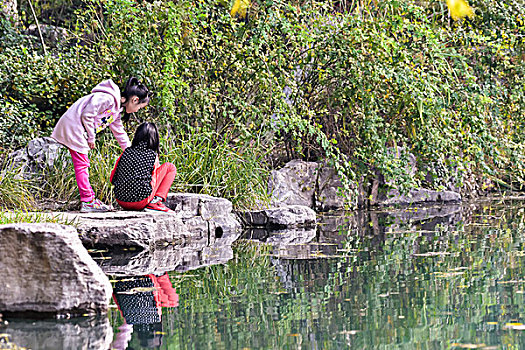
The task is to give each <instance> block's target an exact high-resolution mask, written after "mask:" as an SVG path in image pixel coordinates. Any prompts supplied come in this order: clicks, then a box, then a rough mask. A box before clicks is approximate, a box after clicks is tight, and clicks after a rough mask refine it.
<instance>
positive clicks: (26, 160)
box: [9, 137, 69, 177]
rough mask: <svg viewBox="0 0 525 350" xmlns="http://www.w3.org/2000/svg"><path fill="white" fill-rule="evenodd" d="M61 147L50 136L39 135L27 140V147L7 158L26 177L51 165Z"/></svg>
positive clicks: (58, 154)
mask: <svg viewBox="0 0 525 350" xmlns="http://www.w3.org/2000/svg"><path fill="white" fill-rule="evenodd" d="M62 148H64V146H62V145H61V144H59V143H58V142H56V141H55V140H54V139H52V138H51V137H41V138H37V139H34V140H31V141H29V143H28V144H27V147H25V148H21V149H19V150H16V151H14V152H12V153H11V154H10V155H9V159H11V160H12V162H13V164H12V165H13V166H14V167H15V168H19V169H20V172H21V173H22V174H23V175H24V176H26V177H27V176H30V175H32V174H34V173H36V172H39V171H41V170H42V169H46V168H50V167H52V166H53V164H54V163H55V161H56V160H57V158H58V157H59V156H60V151H61V149H62ZM68 160H69V158H68Z"/></svg>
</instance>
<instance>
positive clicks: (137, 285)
mask: <svg viewBox="0 0 525 350" xmlns="http://www.w3.org/2000/svg"><path fill="white" fill-rule="evenodd" d="M113 300H114V301H115V304H117V307H118V309H119V311H120V313H121V315H122V317H123V318H124V323H123V324H122V325H120V326H119V327H118V330H119V332H118V333H117V335H116V337H115V340H114V341H113V344H112V349H116V350H123V349H126V348H127V346H128V343H129V341H130V340H131V338H132V334H133V333H135V334H136V335H137V337H138V339H139V341H140V346H142V347H146V348H155V347H159V346H161V345H162V335H163V334H164V333H163V328H162V308H163V307H176V306H178V305H179V295H178V294H177V293H176V291H175V289H174V288H173V286H172V284H171V281H170V278H169V275H168V274H167V273H164V274H163V275H160V276H156V275H154V274H150V275H146V276H140V277H131V278H129V277H119V278H117V280H116V282H115V284H114V287H113Z"/></svg>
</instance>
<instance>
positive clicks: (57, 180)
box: [39, 132, 269, 209]
mask: <svg viewBox="0 0 525 350" xmlns="http://www.w3.org/2000/svg"><path fill="white" fill-rule="evenodd" d="M106 134H107V135H106ZM106 134H103V135H101V137H99V138H98V139H97V143H96V148H95V149H93V150H91V151H90V153H89V159H90V164H91V167H90V169H89V179H90V182H91V186H92V187H93V190H94V191H95V195H96V196H97V198H99V199H100V200H102V201H104V202H106V203H113V204H115V203H116V202H115V198H114V194H113V189H112V185H111V183H110V181H109V177H110V174H111V171H112V170H113V167H114V165H115V161H116V160H117V158H118V156H119V155H120V153H121V149H120V147H119V146H118V145H117V143H116V142H115V140H114V139H113V137H112V135H110V134H109V133H106ZM130 137H132V136H131V135H130ZM228 140H229V138H228V137H221V136H220V135H217V134H213V133H200V132H193V133H191V134H190V135H186V136H185V137H184V138H182V139H179V138H178V137H175V136H174V135H170V134H169V133H164V134H163V136H162V137H161V155H160V160H161V163H163V162H171V163H173V164H174V165H175V166H176V167H177V173H178V175H177V177H176V178H175V181H174V183H173V186H172V187H171V191H174V192H175V191H178V192H192V193H203V194H209V195H212V196H217V197H224V198H226V199H228V200H230V201H232V203H233V205H234V206H235V207H237V208H253V207H256V206H258V205H259V204H261V203H266V202H267V201H268V198H269V197H268V194H267V179H268V169H267V168H266V166H265V165H264V164H265V163H264V161H263V158H264V156H265V151H264V150H263V149H262V147H261V146H260V145H259V144H257V143H253V144H252V146H251V147H238V146H236V145H235V144H233V143H231V142H229V141H228ZM42 181H43V185H42V187H41V189H40V191H39V194H40V196H42V197H43V198H50V199H52V200H54V201H57V202H64V203H66V204H65V205H64V206H63V208H64V209H76V207H78V204H79V194H78V188H77V184H76V180H75V171H74V169H73V165H72V162H71V157H70V155H69V152H67V150H66V149H63V150H62V151H61V154H60V155H59V156H58V158H57V160H56V161H55V164H54V166H53V167H52V168H50V169H47V170H46V171H45V172H44V174H43V176H42Z"/></svg>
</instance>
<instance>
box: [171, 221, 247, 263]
mask: <svg viewBox="0 0 525 350" xmlns="http://www.w3.org/2000/svg"><path fill="white" fill-rule="evenodd" d="M240 235H241V231H239V230H236V231H229V232H225V233H224V234H223V235H222V237H220V238H217V239H215V241H214V242H213V244H211V245H210V246H205V247H196V246H193V247H181V248H180V249H181V255H182V259H181V262H180V264H179V265H177V266H176V267H175V268H174V270H176V271H188V270H195V269H198V268H200V267H204V266H211V265H217V264H224V263H226V262H227V261H229V260H231V259H232V258H233V249H232V244H233V242H235V241H236V240H237V239H238V238H239V237H240Z"/></svg>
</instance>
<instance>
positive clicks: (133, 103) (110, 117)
mask: <svg viewBox="0 0 525 350" xmlns="http://www.w3.org/2000/svg"><path fill="white" fill-rule="evenodd" d="M148 103H149V91H148V89H147V88H146V86H144V85H143V84H141V83H140V82H139V80H138V79H137V78H134V77H131V78H130V79H129V80H128V82H127V84H126V87H125V89H124V91H123V92H122V94H121V92H120V89H119V88H118V86H117V85H115V83H114V82H113V81H112V80H111V79H109V80H105V81H103V82H101V83H100V84H98V85H97V86H95V88H94V89H93V90H92V91H91V94H89V95H86V96H84V97H82V98H80V99H79V100H77V101H76V102H75V103H74V104H73V105H72V106H71V107H69V109H68V110H67V111H66V113H64V115H63V116H62V117H61V118H60V120H59V121H58V123H57V125H56V126H55V129H54V130H53V133H52V134H51V137H52V138H54V139H55V140H56V141H57V142H59V143H61V144H63V145H64V146H66V147H67V148H68V149H69V153H70V154H71V157H72V158H73V167H74V169H75V178H76V180H77V185H78V190H79V192H80V200H81V202H82V205H81V207H80V211H81V212H84V213H86V212H102V211H110V210H113V208H112V207H111V205H106V204H104V203H102V202H101V201H100V200H98V199H97V198H96V197H95V193H94V192H93V188H92V187H91V184H90V183H89V171H88V169H89V158H88V152H89V150H90V149H93V148H95V137H96V134H97V133H99V132H101V131H102V130H104V129H105V128H106V127H109V128H110V129H111V131H112V132H113V135H114V136H115V138H116V139H117V141H118V143H119V145H120V147H121V148H122V150H125V149H126V148H127V147H128V146H129V145H130V144H131V142H130V141H129V137H128V135H127V134H126V131H125V130H124V126H123V125H122V122H123V121H127V120H128V119H129V115H130V114H131V113H134V112H137V111H138V110H139V109H141V108H143V107H145V106H146V105H147V104H148ZM122 112H124V115H123V116H121V113H122Z"/></svg>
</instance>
